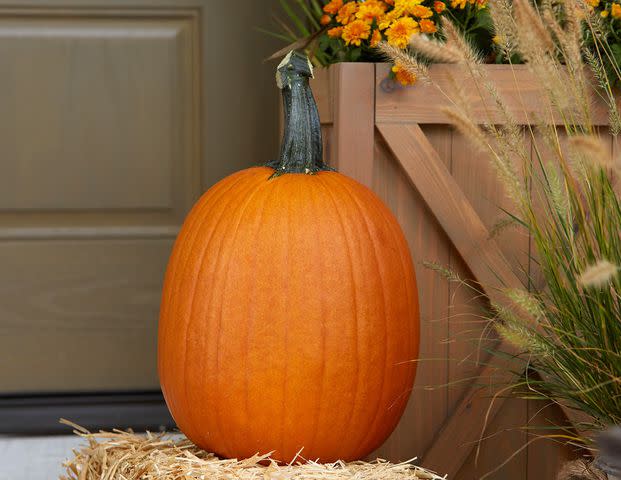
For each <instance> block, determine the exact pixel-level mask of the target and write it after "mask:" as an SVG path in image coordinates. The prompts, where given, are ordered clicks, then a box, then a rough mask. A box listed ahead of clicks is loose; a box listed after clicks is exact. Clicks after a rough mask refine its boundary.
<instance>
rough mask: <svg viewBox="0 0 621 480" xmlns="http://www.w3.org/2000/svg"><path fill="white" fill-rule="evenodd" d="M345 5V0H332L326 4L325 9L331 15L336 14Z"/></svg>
mask: <svg viewBox="0 0 621 480" xmlns="http://www.w3.org/2000/svg"><path fill="white" fill-rule="evenodd" d="M342 6H343V0H331V1H330V3H328V4H326V5H324V7H323V11H324V12H326V13H329V14H330V15H336V12H338V11H339V9H340V8H341V7H342Z"/></svg>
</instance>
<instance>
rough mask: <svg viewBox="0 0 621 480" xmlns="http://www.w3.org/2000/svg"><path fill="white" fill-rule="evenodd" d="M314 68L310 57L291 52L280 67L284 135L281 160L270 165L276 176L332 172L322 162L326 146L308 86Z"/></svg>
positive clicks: (279, 80)
mask: <svg viewBox="0 0 621 480" xmlns="http://www.w3.org/2000/svg"><path fill="white" fill-rule="evenodd" d="M312 76H313V67H312V65H311V63H310V61H309V60H308V57H307V56H306V55H305V54H303V53H301V52H298V51H295V50H294V51H292V52H290V53H289V54H288V55H287V56H286V57H285V59H284V60H283V61H282V62H281V63H280V65H278V69H277V70H276V80H277V83H278V87H279V88H280V89H281V90H282V99H283V107H284V124H285V125H284V134H283V140H282V146H281V148H280V157H279V159H278V160H276V161H275V162H272V163H270V164H268V166H270V167H272V168H274V169H275V170H276V172H274V175H273V176H279V175H282V174H284V173H305V174H311V175H312V174H314V173H317V172H320V171H322V170H330V169H329V168H328V167H327V166H326V165H325V164H324V163H323V144H322V141H321V125H320V123H319V113H318V112H317V104H316V103H315V98H314V97H313V92H312V90H311V88H310V85H309V83H308V81H309V78H311V77H312Z"/></svg>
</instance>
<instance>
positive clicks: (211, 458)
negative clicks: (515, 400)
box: [60, 420, 445, 480]
mask: <svg viewBox="0 0 621 480" xmlns="http://www.w3.org/2000/svg"><path fill="white" fill-rule="evenodd" d="M61 423H64V424H65V425H69V426H70V427H72V428H73V429H74V433H75V434H76V435H79V436H80V437H82V438H83V439H84V440H85V441H86V445H84V446H83V447H82V448H80V449H78V450H74V451H73V454H74V456H73V458H71V459H69V460H67V461H66V462H65V463H64V464H63V465H64V467H65V469H66V475H65V476H61V477H60V480H95V479H98V480H99V479H105V480H113V479H115V480H116V479H119V480H120V479H123V480H139V479H140V480H182V479H183V480H207V479H209V480H288V479H295V480H318V479H327V480H349V479H355V480H365V479H378V478H381V479H386V480H441V479H442V478H445V477H439V476H438V475H436V474H434V473H432V472H429V471H427V470H425V469H423V468H420V467H417V466H415V465H413V464H412V461H413V460H410V461H408V462H403V463H396V464H395V463H390V462H387V461H385V460H381V459H378V460H376V461H374V462H370V463H369V462H361V461H360V462H350V463H345V462H341V461H338V462H334V463H328V464H321V463H317V462H314V461H306V460H302V456H301V454H300V456H299V457H298V459H297V460H296V463H295V464H289V465H279V464H277V463H276V462H275V461H273V460H271V459H270V456H269V454H266V455H255V456H253V457H251V458H247V459H244V460H236V459H221V458H218V457H216V456H215V455H214V454H212V453H208V452H205V451H204V450H201V449H200V448H198V447H196V446H195V445H194V444H193V443H192V442H190V441H189V440H188V439H187V438H185V437H183V436H182V435H178V434H175V435H171V434H166V433H158V434H154V433H149V432H147V433H146V434H136V433H133V432H131V431H128V432H124V431H121V430H114V431H112V432H104V431H100V432H98V433H91V432H89V431H88V430H86V429H84V428H82V427H80V426H79V425H76V424H74V423H72V422H69V421H67V420H61Z"/></svg>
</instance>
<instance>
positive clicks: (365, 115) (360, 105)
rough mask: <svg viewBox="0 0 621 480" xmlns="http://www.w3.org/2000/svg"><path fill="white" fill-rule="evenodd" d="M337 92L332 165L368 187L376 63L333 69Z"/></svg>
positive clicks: (340, 65) (370, 178)
mask: <svg viewBox="0 0 621 480" xmlns="http://www.w3.org/2000/svg"><path fill="white" fill-rule="evenodd" d="M333 68H334V69H335V75H334V77H333V82H334V84H335V85H334V89H333V92H334V93H335V102H336V105H335V109H334V127H333V128H334V133H333V141H334V152H335V156H334V157H335V158H334V159H333V166H335V167H336V168H337V169H338V170H339V171H340V172H341V173H344V174H345V175H348V176H350V177H352V178H355V179H356V180H358V181H359V182H360V183H363V184H364V185H366V186H367V187H371V186H372V182H373V152H374V150H373V145H374V140H375V139H374V132H375V64H374V63H346V64H337V65H336V66H334V67H333Z"/></svg>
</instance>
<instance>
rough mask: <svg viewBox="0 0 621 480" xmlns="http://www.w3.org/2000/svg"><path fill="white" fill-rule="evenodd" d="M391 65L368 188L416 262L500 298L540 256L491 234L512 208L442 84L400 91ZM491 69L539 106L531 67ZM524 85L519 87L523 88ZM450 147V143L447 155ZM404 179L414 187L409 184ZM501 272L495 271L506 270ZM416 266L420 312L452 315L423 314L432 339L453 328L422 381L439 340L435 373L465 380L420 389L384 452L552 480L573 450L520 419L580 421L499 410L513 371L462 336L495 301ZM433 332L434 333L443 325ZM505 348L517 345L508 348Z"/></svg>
mask: <svg viewBox="0 0 621 480" xmlns="http://www.w3.org/2000/svg"><path fill="white" fill-rule="evenodd" d="M339 68H340V69H347V68H349V65H347V64H343V65H341V66H340V67H339ZM388 68H389V67H388V66H387V65H380V64H378V65H377V66H376V75H375V83H376V93H375V101H376V108H375V115H376V118H375V122H376V129H377V130H378V132H379V134H380V135H375V146H374V158H373V162H374V164H375V165H374V168H373V176H372V178H373V181H372V184H371V185H372V187H373V189H374V190H375V191H376V192H377V193H378V194H379V195H380V196H381V197H382V198H383V199H384V200H385V201H386V202H387V203H388V205H389V207H390V208H391V209H392V210H393V211H394V212H395V213H396V214H397V217H398V219H399V221H400V223H401V225H402V227H403V228H404V231H405V232H406V236H407V237H408V241H409V242H410V246H411V248H412V252H413V255H414V257H415V258H416V259H417V260H418V259H419V258H423V259H425V260H429V259H431V260H433V259H438V263H440V264H447V263H448V264H449V265H450V266H451V267H452V268H453V269H454V270H456V271H457V272H459V273H461V274H463V276H465V277H466V278H475V279H477V280H479V281H480V282H481V284H483V285H485V286H486V287H487V288H488V290H487V292H486V293H487V294H489V296H490V297H491V298H492V300H495V301H499V302H501V303H503V302H504V299H503V298H502V296H499V295H498V292H497V291H495V290H494V289H493V288H490V287H491V286H493V285H496V286H501V285H504V286H521V285H523V284H524V283H526V282H527V277H528V273H529V271H530V270H531V265H530V260H529V258H528V257H529V254H530V253H532V252H531V250H532V245H530V240H529V238H528V236H527V235H526V234H525V233H524V232H520V231H517V230H512V229H509V230H505V231H504V232H503V233H501V234H500V235H499V236H498V237H497V238H496V241H495V242H493V241H490V239H489V233H490V231H491V230H493V227H494V224H495V223H496V221H498V220H500V219H501V218H502V216H503V213H502V212H501V211H500V209H499V207H506V206H507V205H508V203H507V199H506V198H505V197H504V193H503V191H502V189H501V188H500V186H499V185H498V182H497V181H495V178H494V177H495V175H494V173H493V172H491V171H490V170H489V166H487V161H486V159H485V158H484V157H481V156H479V155H478V154H475V153H474V152H473V151H472V150H470V148H469V147H468V145H467V142H466V141H465V140H464V139H463V138H460V137H459V136H458V135H454V134H453V133H452V132H451V129H450V127H448V126H447V125H446V124H447V119H446V118H444V117H443V116H442V115H441V114H439V113H438V111H439V107H441V106H442V105H443V104H444V103H443V101H444V100H443V99H442V98H441V97H440V96H439V95H438V92H435V93H433V92H431V91H430V89H426V90H425V87H423V86H422V85H417V86H414V87H411V88H407V89H406V88H400V87H397V88H393V87H394V85H391V84H390V82H385V79H386V75H387V73H388ZM455 68H456V67H454V66H453V67H451V66H446V65H444V66H442V65H438V66H433V67H432V75H434V74H437V75H439V79H440V82H441V83H443V84H444V85H445V86H446V85H449V83H450V80H449V77H450V75H453V74H456V73H455ZM484 68H487V69H489V70H490V71H491V76H492V78H493V79H495V80H496V81H497V83H499V88H500V90H501V91H502V92H504V93H505V94H507V95H510V96H512V98H510V103H511V102H512V103H511V105H512V107H511V108H512V109H516V110H517V109H520V108H523V105H526V106H527V111H528V112H529V113H528V115H530V114H531V113H532V112H533V111H535V109H536V107H537V105H536V103H537V102H536V99H537V89H538V86H537V85H535V84H534V83H533V82H532V77H530V74H528V72H527V71H525V70H524V69H520V68H518V69H517V70H516V77H515V78H513V74H512V73H511V72H508V71H507V70H506V67H500V66H485V67H484ZM503 69H504V70H503ZM451 72H452V73H451ZM509 74H510V75H509ZM330 78H334V73H331V70H328V72H327V74H326V75H325V79H324V80H323V81H325V82H328V83H325V84H324V86H323V87H321V88H322V89H323V91H324V92H328V93H327V94H329V95H330V97H329V98H328V101H327V102H325V101H324V102H323V103H322V102H321V100H326V99H321V98H320V105H322V104H323V107H321V108H323V109H324V110H326V111H328V115H329V114H330V113H329V105H330V102H332V103H333V104H336V103H337V102H338V97H339V95H340V94H341V91H340V89H342V88H343V86H342V85H338V84H335V83H334V81H333V80H330ZM318 80H319V79H318ZM516 85H519V86H520V88H519V92H518V91H517V90H516ZM522 87H523V88H522ZM320 91H321V90H320ZM523 102H526V103H525V104H524V103H523ZM598 108H599V107H596V117H597V118H596V123H598V122H599V123H601V125H605V124H606V123H607V118H606V117H605V115H601V111H600V110H598ZM529 109H530V110H529ZM514 114H517V115H520V113H519V111H514ZM521 115H522V117H519V118H521V120H520V121H523V122H526V121H527V120H528V118H527V116H526V115H524V114H521ZM475 119H476V120H478V121H484V120H487V114H486V113H485V112H484V105H483V104H479V106H478V108H476V109H475ZM418 123H420V124H422V125H418ZM427 123H429V124H433V125H428V124H427ZM346 127H347V125H341V126H340V127H337V126H336V125H333V124H329V128H330V129H333V131H332V134H333V135H337V134H338V133H337V130H338V129H339V128H346ZM324 128H325V126H324ZM421 128H422V129H421ZM434 135H439V136H440V137H441V138H436V137H434ZM447 144H448V145H450V149H449V152H448V153H446V145H447ZM327 145H328V154H332V153H333V152H334V145H332V146H331V147H330V143H329V142H328V144H327ZM611 149H612V151H613V153H615V152H617V149H618V146H617V145H611ZM434 150H436V151H435V152H434ZM438 153H440V154H439V155H438ZM393 164H397V165H400V166H401V167H403V168H402V170H401V175H399V174H398V173H397V172H398V171H399V167H398V168H397V169H395V166H394V165H393ZM517 166H520V167H521V165H517ZM355 175H356V173H355V172H354V177H355ZM404 180H406V182H404ZM407 183H409V184H410V185H409V188H408V185H407ZM408 190H410V191H409V192H408ZM410 199H412V200H414V199H416V201H419V202H424V203H425V204H426V205H425V206H423V207H421V205H418V204H414V203H411V200H410ZM428 207H430V208H428ZM427 208H428V210H426V211H427V212H429V213H431V214H432V215H433V216H434V217H435V219H431V222H429V223H428V222H427V221H426V220H424V219H423V217H421V216H420V212H424V211H425V209H427ZM434 222H435V225H436V227H434ZM436 228H439V229H438V230H436ZM412 239H414V242H412ZM447 260H448V262H447ZM490 265H491V267H490ZM492 271H494V272H498V273H499V274H498V276H496V273H492ZM427 273H428V272H427ZM417 274H418V275H419V289H420V294H421V310H422V312H445V313H443V314H442V315H446V318H443V319H442V320H441V321H440V322H439V324H438V325H437V326H434V327H433V328H431V326H430V325H426V324H425V322H423V326H422V335H423V338H424V339H425V338H428V339H429V341H430V342H437V339H438V338H439V337H440V336H444V337H445V340H444V341H443V342H440V343H439V344H440V345H442V347H440V346H438V345H435V346H429V345H423V352H424V353H423V356H422V359H421V361H420V365H419V368H420V370H419V375H420V377H419V379H418V383H417V388H418V387H419V386H420V385H421V384H422V379H423V378H426V377H425V376H426V375H433V373H432V372H430V371H428V370H426V369H425V363H426V362H427V360H428V358H425V357H424V355H427V354H431V355H433V354H435V353H436V352H441V348H446V349H447V352H446V353H445V355H446V358H445V359H446V361H441V362H438V364H437V367H436V368H438V372H434V373H437V377H445V376H446V378H448V379H450V380H459V381H461V382H462V383H463V385H462V386H457V387H456V388H452V387H445V386H442V387H441V388H440V389H438V390H439V393H437V392H436V393H437V396H427V393H428V392H421V391H417V389H416V388H415V390H414V392H413V396H412V400H411V402H410V405H409V406H408V409H407V410H406V413H405V415H404V417H403V419H402V422H401V424H400V425H399V426H398V428H397V430H396V431H395V433H394V434H393V435H392V437H391V438H390V439H389V441H388V442H387V443H386V444H385V445H384V446H383V447H382V448H381V449H380V450H379V451H378V453H379V454H380V455H382V456H387V457H388V458H390V459H395V460H396V459H404V458H407V457H412V456H415V455H419V456H420V455H421V453H424V452H425V450H426V445H430V449H429V450H428V451H427V452H426V454H425V455H424V458H423V462H422V463H423V464H424V465H426V466H428V467H431V468H436V469H437V470H439V471H440V472H442V473H443V474H444V473H448V475H449V478H458V479H474V478H480V477H481V476H482V475H484V474H486V473H489V472H491V471H493V470H494V469H496V467H498V466H499V465H500V464H501V463H503V462H504V461H505V460H509V459H510V461H508V462H507V464H506V465H505V466H503V467H502V468H500V469H498V470H497V471H495V472H494V473H493V474H492V475H490V477H488V478H497V479H501V478H502V479H504V478H509V479H516V480H517V479H526V478H529V479H537V480H541V479H543V480H548V479H550V480H551V479H553V478H554V475H555V471H556V467H557V465H558V464H559V462H561V461H562V460H563V459H565V458H568V456H570V455H571V454H572V452H568V451H567V450H563V449H560V450H559V449H558V446H557V445H554V444H553V443H549V442H547V443H546V442H544V441H543V440H542V441H536V442H534V443H532V444H529V445H527V441H528V440H531V439H532V438H531V436H529V435H528V434H527V432H526V431H525V430H524V428H523V427H524V426H525V425H526V424H528V423H529V420H530V425H531V426H532V425H534V424H533V421H535V422H539V425H542V424H543V425H545V424H546V422H548V423H547V424H549V422H550V421H551V422H554V421H557V422H560V421H561V420H562V418H563V415H564V416H565V417H568V418H570V419H571V418H572V417H571V416H568V413H570V412H563V413H561V412H560V411H557V410H551V411H550V413H548V412H547V411H546V412H543V413H542V414H539V415H538V416H535V417H533V409H535V408H537V405H535V404H534V403H532V402H531V401H529V402H526V401H523V400H520V399H516V398H510V399H506V398H498V399H496V400H495V401H494V402H493V404H492V406H491V408H490V400H491V396H492V395H493V393H494V392H495V391H497V388H496V386H497V385H498V384H504V383H506V382H508V381H510V380H511V379H512V377H513V375H512V374H510V373H508V371H507V370H508V365H502V362H499V361H498V359H497V358H496V357H494V359H493V360H494V361H493V363H492V364H491V365H482V364H483V363H484V362H485V361H486V360H487V359H486V358H478V359H477V358H476V357H477V352H479V351H480V350H479V345H477V342H471V341H470V342H462V343H461V344H460V342H459V341H457V338H458V337H460V336H461V335H462V332H463V333H464V334H466V335H471V336H472V335H473V334H474V336H475V337H476V336H477V332H479V333H478V334H479V335H480V331H481V329H483V328H484V326H483V325H481V324H479V325H478V326H477V325H475V326H474V327H472V326H468V323H473V322H476V319H477V318H479V316H480V315H481V309H482V308H485V307H487V303H486V302H485V301H481V300H478V299H474V298H473V296H472V294H470V293H468V292H464V291H462V290H461V288H456V287H455V286H448V287H447V286H446V285H444V287H441V286H437V285H434V283H433V282H434V279H433V277H429V278H427V277H425V275H426V273H425V272H424V270H421V269H419V268H418V266H417ZM434 275H435V274H434ZM435 280H437V278H436V279H435ZM447 288H448V291H447V290H446V289H447ZM425 289H427V290H426V291H425ZM447 294H448V299H447ZM445 299H447V301H446V302H445ZM447 310H448V312H447ZM423 315H424V316H425V315H426V313H423ZM456 318H460V319H463V320H465V322H464V323H465V325H463V326H462V325H460V324H459V323H460V321H456V320H455V319H456ZM435 328H437V330H436V331H435V332H434V329H435ZM492 340H494V339H493V336H492ZM501 347H502V348H503V349H505V350H506V351H509V352H512V351H513V349H512V348H510V347H507V346H506V345H505V344H503V345H502V346H501ZM453 356H457V357H459V358H461V359H462V360H463V359H464V358H465V359H467V360H469V361H472V364H471V365H470V366H468V365H466V364H467V363H468V362H467V361H465V362H462V364H459V360H457V361H456V359H454V358H452V357H453ZM455 361H456V364H455ZM477 364H478V365H477ZM481 365H482V366H481ZM468 375H476V383H478V385H474V383H473V379H471V378H469V377H468ZM437 377H436V378H437ZM436 385H437V383H436ZM436 406H437V409H436ZM421 409H422V410H424V411H426V412H431V413H430V415H432V416H434V420H429V419H426V418H424V415H423V414H421V413H420V410H421ZM443 409H446V415H447V419H446V422H445V423H444V425H443V426H442V427H441V428H438V427H437V425H439V422H438V421H437V420H436V415H438V418H439V417H440V414H439V413H438V412H439V411H441V410H443ZM531 417H533V418H531ZM440 422H441V420H440ZM484 425H486V428H485V429H484V428H483V427H484ZM428 432H434V433H435V435H434V438H433V439H432V440H429V433H428ZM481 436H482V437H483V439H484V441H483V442H482V443H481V444H480V449H479V451H478V454H477V452H476V451H475V450H473V449H474V447H476V446H477V444H478V442H479V439H480V438H481ZM544 444H545V446H544ZM414 450H417V451H414ZM514 453H515V455H514V456H513V457H512V458H510V457H511V456H512V455H513V454H514ZM548 457H550V458H548ZM551 457H554V460H551ZM548 465H551V466H548Z"/></svg>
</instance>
